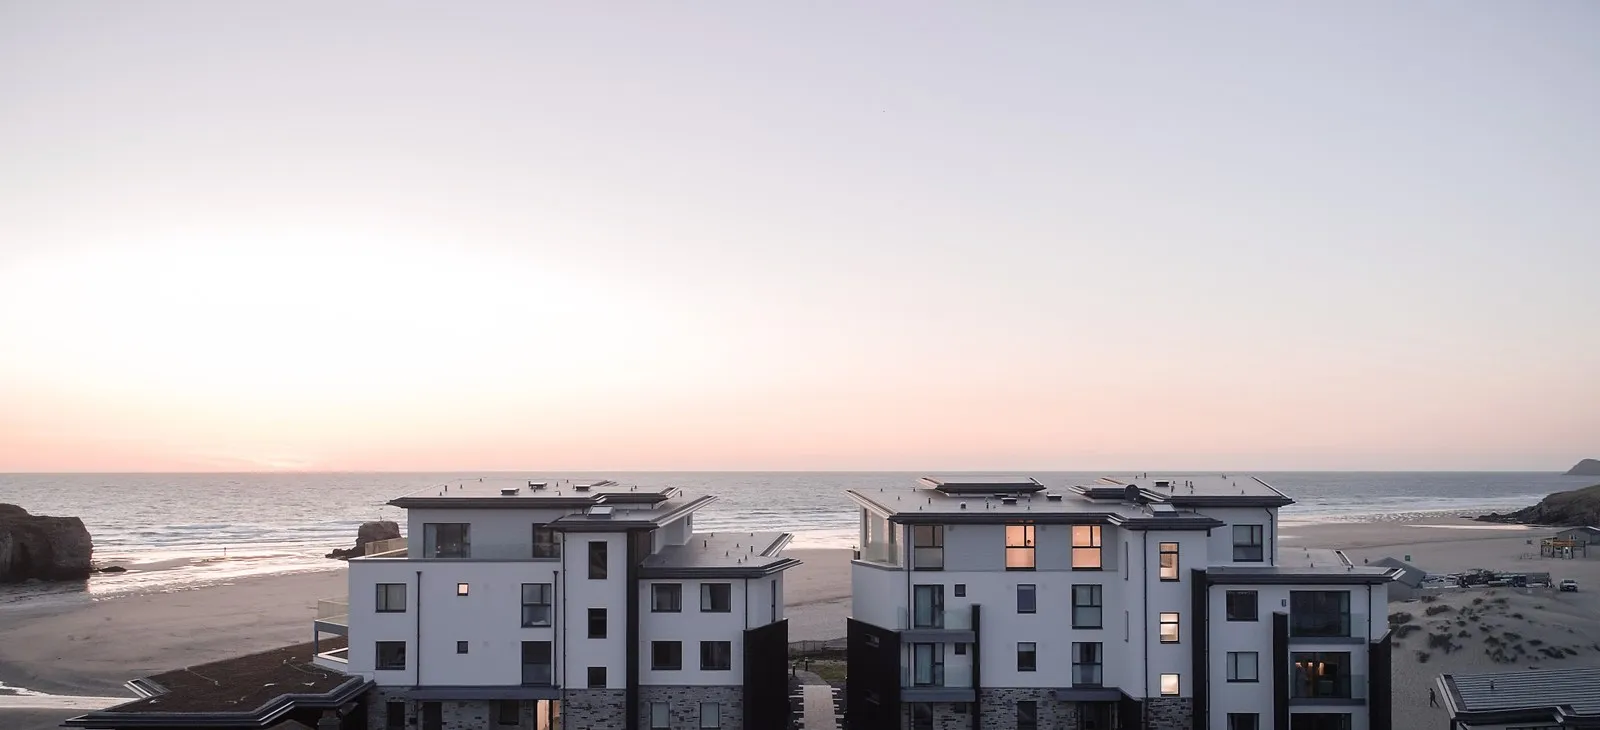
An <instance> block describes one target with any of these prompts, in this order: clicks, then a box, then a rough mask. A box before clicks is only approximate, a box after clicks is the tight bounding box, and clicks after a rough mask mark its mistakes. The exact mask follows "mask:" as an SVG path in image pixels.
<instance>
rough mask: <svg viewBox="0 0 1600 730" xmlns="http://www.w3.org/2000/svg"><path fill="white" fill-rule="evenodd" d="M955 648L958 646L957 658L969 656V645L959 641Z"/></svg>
mask: <svg viewBox="0 0 1600 730" xmlns="http://www.w3.org/2000/svg"><path fill="white" fill-rule="evenodd" d="M955 646H956V656H966V655H967V645H966V644H965V643H963V642H959V641H958V642H956V645H955Z"/></svg>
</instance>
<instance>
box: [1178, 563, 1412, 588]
mask: <svg viewBox="0 0 1600 730" xmlns="http://www.w3.org/2000/svg"><path fill="white" fill-rule="evenodd" d="M1400 573H1401V571H1400V569H1399V568H1372V567H1367V566H1342V565H1341V566H1323V565H1317V566H1314V567H1311V566H1294V565H1276V566H1249V567H1243V566H1231V565H1229V566H1218V567H1213V568H1206V581H1207V582H1209V583H1211V584H1213V585H1242V584H1250V583H1254V584H1263V585H1265V584H1273V585H1292V584H1296V583H1306V584H1315V585H1322V584H1378V583H1388V582H1389V581H1392V580H1394V579H1396V578H1398V577H1399V576H1400Z"/></svg>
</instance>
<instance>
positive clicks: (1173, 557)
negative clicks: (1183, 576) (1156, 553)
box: [1158, 542, 1178, 580]
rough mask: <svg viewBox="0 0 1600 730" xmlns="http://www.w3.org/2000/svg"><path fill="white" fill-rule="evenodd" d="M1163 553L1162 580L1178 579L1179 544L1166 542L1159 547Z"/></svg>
mask: <svg viewBox="0 0 1600 730" xmlns="http://www.w3.org/2000/svg"><path fill="white" fill-rule="evenodd" d="M1158 547H1159V550H1160V553H1161V579H1162V580H1177V579H1178V543H1175V542H1164V543H1161V544H1160V545H1159V546H1158Z"/></svg>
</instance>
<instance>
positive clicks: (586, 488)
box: [572, 484, 589, 492]
mask: <svg viewBox="0 0 1600 730" xmlns="http://www.w3.org/2000/svg"><path fill="white" fill-rule="evenodd" d="M572 488H573V489H576V490H578V491H580V492H587V491H589V485H587V484H575V485H573V487H572Z"/></svg>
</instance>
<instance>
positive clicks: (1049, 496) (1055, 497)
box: [1044, 492, 1061, 502]
mask: <svg viewBox="0 0 1600 730" xmlns="http://www.w3.org/2000/svg"><path fill="white" fill-rule="evenodd" d="M1044 499H1045V501H1046V502H1060V501H1061V495H1059V494H1055V493H1052V492H1046V493H1045V495H1044Z"/></svg>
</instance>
